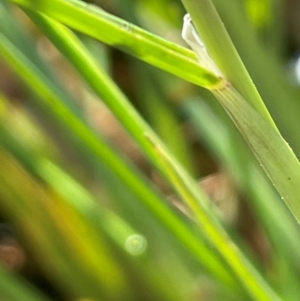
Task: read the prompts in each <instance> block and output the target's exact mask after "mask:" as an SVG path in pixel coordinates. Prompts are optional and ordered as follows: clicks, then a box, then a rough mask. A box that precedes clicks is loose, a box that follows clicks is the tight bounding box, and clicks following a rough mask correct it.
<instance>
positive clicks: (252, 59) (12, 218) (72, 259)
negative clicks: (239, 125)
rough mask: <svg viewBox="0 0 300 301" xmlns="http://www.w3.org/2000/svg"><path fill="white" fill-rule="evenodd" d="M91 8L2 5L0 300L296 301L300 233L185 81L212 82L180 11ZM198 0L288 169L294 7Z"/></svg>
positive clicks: (241, 148)
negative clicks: (191, 46)
mask: <svg viewBox="0 0 300 301" xmlns="http://www.w3.org/2000/svg"><path fill="white" fill-rule="evenodd" d="M87 2H89V5H87V4H85V3H84V2H83V1H77V2H76V1H68V0H53V1H49V0H43V1H42V0H40V1H36V3H34V1H33V0H32V1H31V0H11V1H7V0H0V70H1V72H0V90H1V94H0V167H1V168H0V215H1V222H2V223H3V224H1V225H0V261H1V262H2V266H3V267H1V269H0V300H1V301H2V300H3V301H4V300H5V301H10V300H12V301H20V300H21V301H23V300H24V301H29V300H33V301H43V300H44V301H46V300H58V301H59V300H80V301H88V300H90V301H91V300H111V301H113V300H118V301H119V300H121V301H123V300H124V301H125V300H130V301H134V300H164V301H165V300H191V301H193V300H206V301H216V300H222V301H223V300H272V301H274V300H295V301H296V300H299V297H300V290H299V286H298V284H297V279H298V277H299V273H300V261H299V258H298V257H299V256H298V245H299V244H298V242H299V241H300V235H299V227H298V225H297V223H296V222H295V220H294V218H293V216H292V215H291V213H290V212H289V211H288V209H287V208H286V206H285V205H284V203H283V202H282V200H281V199H280V196H279V195H278V194H277V192H276V191H275V189H274V187H273V186H272V184H271V183H270V181H269V180H268V179H267V177H266V176H265V174H264V172H263V170H262V169H261V167H260V166H259V164H258V163H257V162H256V159H255V158H254V156H253V155H252V153H251V151H250V150H249V148H248V146H247V145H246V143H245V142H244V140H243V138H242V137H241V135H240V134H239V133H238V131H237V129H236V128H235V126H234V125H233V123H232V121H231V120H230V119H229V118H228V116H227V115H226V114H225V112H224V111H223V108H222V107H221V106H220V105H219V104H218V103H217V101H216V99H215V98H214V97H213V96H212V95H211V94H210V93H209V92H208V91H207V90H204V89H203V88H199V87H196V86H195V85H193V84H192V83H190V82H194V83H197V84H199V85H203V86H205V87H206V88H209V89H213V88H214V87H216V86H217V85H218V83H219V80H220V79H219V78H218V77H216V76H215V75H214V74H213V73H211V72H208V71H207V70H205V69H203V68H202V67H201V66H200V65H199V64H198V62H197V59H196V56H195V54H194V53H193V52H191V51H189V50H187V49H184V48H182V47H186V45H185V43H184V41H183V40H182V38H181V33H180V32H181V27H182V17H183V15H184V14H185V9H184V6H183V4H182V3H181V1H179V0H176V1H174V0H173V1H171V0H161V1H154V0H149V1H141V0H139V1H138V0H111V1H108V0H97V1H96V0H95V1H94V2H93V1H87ZM195 2H197V1H195ZM204 2H205V1H204ZM208 2H210V1H208ZM30 3H31V4H30ZM183 3H185V1H183ZM212 3H213V4H214V6H215V8H216V10H217V12H218V13H219V14H220V16H221V19H222V21H223V22H224V25H225V28H226V30H227V31H228V33H229V35H230V37H231V39H232V41H233V43H234V45H235V47H236V49H237V51H238V54H239V55H240V57H241V59H242V62H243V63H244V64H245V66H246V69H247V70H248V72H249V74H250V76H251V78H252V80H253V82H254V84H255V86H256V87H257V89H258V92H259V93H260V95H261V96H262V99H263V101H264V103H265V104H266V106H267V108H268V110H269V111H270V113H271V116H272V118H273V119H274V121H275V123H276V125H277V126H278V128H279V130H280V132H281V133H282V134H283V137H284V138H285V139H286V140H287V142H288V143H289V144H290V145H291V147H292V148H293V150H294V152H295V153H296V155H298V156H299V154H300V144H299V141H300V140H299V139H298V135H299V134H298V120H299V113H300V107H299V101H298V99H299V97H300V91H299V83H298V82H297V78H296V76H295V74H296V73H295V58H296V59H298V58H297V53H298V52H299V48H300V47H299V45H300V43H299V36H298V35H297V30H296V29H297V28H299V24H300V18H299V17H298V16H299V14H298V15H297V13H296V12H299V10H300V5H299V4H298V1H292V0H290V1H280V0H264V1H255V0H245V1H239V0H228V1H223V0H214V1H212ZM69 4H70V5H69ZM68 5H69V6H68ZM31 6H32V7H31ZM96 6H97V7H100V8H103V9H104V10H105V11H106V12H108V13H109V14H106V13H105V12H103V13H102V12H101V10H98V8H96ZM39 12H44V13H46V14H45V15H40V14H38V13H39ZM112 15H113V16H117V17H118V18H121V19H123V20H125V21H128V22H131V23H133V24H135V25H137V26H139V27H141V28H143V29H145V31H143V30H140V29H139V28H135V27H133V26H131V25H130V23H126V22H124V21H119V19H115V18H114V17H113V16H112ZM78 16H81V17H82V18H83V19H80V18H79V17H78ZM97 22H99V23H97ZM100 22H102V23H101V24H103V27H99V28H96V27H95V26H94V24H100ZM66 25H67V26H66ZM105 26H107V27H105ZM207 26H209V27H211V28H212V29H214V24H212V23H211V24H207ZM68 27H70V28H68ZM74 29H76V30H77V31H73V30H74ZM107 29H110V30H114V31H108V32H104V31H105V30H107ZM148 31H149V32H151V33H153V35H152V34H149V33H148ZM212 31H213V30H212ZM84 33H85V34H84ZM122 33H124V35H123V36H122ZM125 33H126V35H125ZM89 35H90V36H89ZM102 36H103V37H104V38H103V39H102V40H103V41H104V42H106V43H107V44H109V45H112V46H114V47H111V46H107V45H106V44H105V43H101V42H99V41H97V39H101V38H100V37H102ZM124 37H126V38H124ZM159 37H161V38H163V39H160V38H159ZM96 38H97V39H96ZM105 39H107V41H105ZM122 39H123V40H122ZM116 41H123V44H118V43H117V42H116ZM168 41H171V42H172V43H169V42H168ZM124 45H125V46H124ZM218 46H219V49H218V50H217V51H216V53H220V52H222V45H221V44H220V45H218ZM123 51H124V52H123ZM131 54H132V55H133V56H132V55H131ZM158 54H160V55H158ZM226 55H228V54H226V53H224V57H222V58H220V60H222V59H223V60H226ZM135 57H137V58H139V59H141V60H143V61H144V62H143V61H140V60H138V59H136V58H135ZM145 62H147V63H150V64H153V65H154V66H155V67H154V66H151V65H148V64H146V63H145ZM299 65H300V64H299ZM225 67H226V66H225ZM235 67H237V66H235ZM160 69H162V70H163V71H162V70H160ZM166 71H167V72H169V73H170V74H169V73H167V72H166ZM175 75H177V76H180V78H179V77H176V76H175ZM239 80H240V79H239V78H237V79H236V83H239ZM241 84H243V83H241ZM245 85H246V86H247V84H245ZM250 90H251V89H250V88H249V91H250ZM243 96H244V95H243ZM254 98H255V97H254ZM252 116H254V115H252ZM268 139H269V137H265V140H266V144H268ZM270 144H271V143H270ZM267 159H268V158H267ZM277 159H278V158H277ZM295 165H296V164H295ZM283 168H284V167H283ZM285 174H286V173H285V172H284V170H282V175H283V176H284V177H285ZM279 176H280V175H279ZM194 180H195V181H194ZM196 182H197V185H196V184H195V183H196ZM183 199H184V200H185V201H186V202H184V201H183Z"/></svg>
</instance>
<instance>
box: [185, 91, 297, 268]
mask: <svg viewBox="0 0 300 301" xmlns="http://www.w3.org/2000/svg"><path fill="white" fill-rule="evenodd" d="M210 105H212V106H213V107H209V106H208V105H207V104H206V103H205V102H204V101H203V100H201V99H200V98H199V97H195V98H193V99H188V100H187V101H186V102H185V103H184V104H183V109H184V111H185V112H186V113H187V114H188V116H189V119H190V120H191V121H192V123H193V124H194V125H195V127H196V129H197V131H199V135H201V138H202V139H203V140H204V141H205V144H206V145H207V146H208V148H210V149H212V151H213V153H214V155H215V156H216V157H217V159H218V161H220V164H222V166H224V167H225V168H226V169H227V170H229V171H230V174H232V176H233V177H234V179H235V181H236V182H237V183H238V185H239V187H241V189H242V192H243V193H245V194H246V195H247V199H248V198H249V200H251V207H252V208H253V209H254V211H255V213H256V215H257V216H259V218H260V221H262V223H263V225H264V227H265V228H266V229H267V232H268V234H269V235H270V238H271V240H272V244H273V245H274V246H275V249H276V252H278V253H280V254H284V256H286V258H287V259H288V260H290V261H291V264H292V265H293V266H297V267H298V268H300V262H299V256H298V254H299V245H298V241H300V233H299V227H298V224H297V222H296V221H295V219H294V217H293V216H292V214H291V212H290V211H289V209H288V208H287V207H286V205H285V204H284V203H283V202H282V201H281V200H280V199H279V196H278V194H277V193H276V191H275V189H274V187H273V186H271V183H270V181H269V180H268V179H267V177H266V175H265V174H264V171H263V170H262V169H261V168H260V167H259V165H258V162H257V160H256V158H254V157H253V155H252V154H251V153H250V150H249V148H248V146H247V145H246V143H245V141H244V140H242V137H241V136H240V135H239V133H238V130H237V129H236V128H235V126H234V125H233V124H232V122H231V120H230V119H229V117H228V116H224V114H226V113H223V112H222V113H223V114H218V113H220V110H223V108H222V107H221V106H219V104H218V103H210ZM278 220H280V223H278Z"/></svg>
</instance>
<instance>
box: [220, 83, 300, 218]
mask: <svg viewBox="0 0 300 301" xmlns="http://www.w3.org/2000/svg"><path fill="white" fill-rule="evenodd" d="M214 94H215V96H216V97H217V98H218V100H219V101H220V102H221V104H222V106H223V107H224V108H225V110H226V111H227V113H228V114H229V115H230V117H231V118H232V120H233V121H234V123H235V124H236V126H237V127H238V129H239V130H240V132H241V133H242V135H243V136H244V138H245V139H246V141H247V143H248V144H249V146H250V147H251V149H252V151H253V153H254V154H255V156H256V157H257V159H258V161H259V162H260V164H261V166H262V167H263V169H264V170H265V172H266V173H267V175H268V176H269V178H270V179H271V181H272V183H273V184H274V186H275V187H276V189H277V190H278V192H279V194H280V195H281V197H282V200H283V201H284V202H285V203H286V204H287V205H288V207H289V208H290V210H291V212H292V213H293V215H294V216H295V218H296V220H297V221H298V222H300V203H299V183H300V164H299V161H298V159H297V158H296V156H295V155H294V153H293V151H292V150H291V148H290V147H289V146H288V144H287V143H286V142H285V141H284V139H283V138H282V137H281V135H280V134H279V133H278V131H276V130H274V128H273V127H272V126H271V125H270V124H269V123H268V122H266V121H265V120H264V119H263V118H261V116H260V114H259V113H257V111H256V110H255V109H253V107H252V106H251V105H249V104H248V103H247V101H246V100H244V99H243V98H242V96H241V95H240V94H239V93H238V92H237V91H236V90H235V89H234V88H233V87H231V86H228V87H227V88H226V89H223V90H222V91H216V92H214Z"/></svg>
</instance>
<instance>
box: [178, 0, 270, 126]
mask: <svg viewBox="0 0 300 301" xmlns="http://www.w3.org/2000/svg"><path fill="white" fill-rule="evenodd" d="M182 3H183V4H184V5H185V7H186V10H187V11H188V12H189V13H190V15H191V17H192V21H193V24H194V25H195V28H196V29H197V31H198V33H199V34H200V36H201V38H202V39H203V41H204V44H205V45H206V47H207V49H208V53H209V54H210V55H211V57H212V59H213V60H214V61H215V62H216V64H217V66H218V67H219V68H220V69H221V71H222V72H223V73H224V75H225V77H226V78H227V79H228V80H229V81H230V82H231V83H232V85H233V86H234V87H236V89H237V90H238V91H239V92H240V93H241V95H243V97H244V98H245V99H247V100H248V101H249V102H250V103H251V104H252V106H253V107H254V108H256V109H257V111H258V112H259V113H260V114H261V115H262V116H263V117H264V118H265V119H266V120H267V121H268V122H270V124H272V126H274V127H275V128H276V125H275V123H274V121H273V119H272V117H271V116H270V114H269V112H268V110H267V109H266V107H265V104H264V102H263V100H262V99H261V97H260V95H259V93H258V92H257V90H256V88H255V86H254V84H253V82H252V80H251V78H250V76H249V74H248V72H247V70H246V68H245V66H244V64H243V62H242V61H241V59H240V57H239V55H238V53H237V51H236V49H235V47H234V45H233V43H232V41H231V39H230V37H229V35H228V33H227V31H226V29H225V27H224V24H223V23H222V21H221V19H220V17H219V15H218V13H217V11H216V9H215V7H214V5H213V3H212V1H211V0H201V1H197V0H182Z"/></svg>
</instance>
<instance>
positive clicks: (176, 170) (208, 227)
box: [148, 137, 282, 301]
mask: <svg viewBox="0 0 300 301" xmlns="http://www.w3.org/2000/svg"><path fill="white" fill-rule="evenodd" d="M148 138H149V137H148ZM150 142H151V143H152V145H153V148H154V149H155V150H156V152H157V156H158V159H160V160H161V161H162V164H163V165H164V166H165V169H166V172H167V173H168V174H169V176H170V178H171V180H172V182H173V185H174V188H175V189H176V190H177V191H178V193H179V194H180V195H181V197H182V198H183V199H184V200H185V202H186V203H187V204H188V205H189V206H190V208H192V212H193V214H194V216H195V219H196V221H197V222H198V224H199V226H200V229H201V231H203V232H204V233H205V235H206V238H207V239H208V240H209V241H210V242H211V243H212V245H213V246H214V247H215V248H216V250H217V251H218V252H219V253H220V254H221V256H222V257H223V259H224V260H225V261H226V262H227V264H228V266H229V268H230V269H231V270H232V271H233V273H234V274H235V275H236V277H237V278H238V279H239V281H240V283H241V284H242V286H243V287H244V288H245V289H246V291H247V293H248V294H249V296H251V297H252V298H253V300H257V301H262V300H265V301H267V300H269V301H275V300H278V301H279V300H282V299H281V298H280V296H279V295H278V294H277V293H276V292H275V291H274V290H273V288H271V287H270V286H269V284H268V283H267V282H266V281H265V279H263V278H262V276H261V275H260V274H259V273H258V271H257V270H256V269H255V268H254V267H253V266H252V264H251V263H250V262H249V261H248V259H247V258H246V257H245V256H244V255H243V253H242V252H241V251H240V250H239V249H238V248H237V246H236V245H235V244H234V243H233V242H232V241H231V240H230V238H229V237H228V235H227V234H226V232H225V231H224V230H223V229H222V228H221V226H220V225H219V224H218V223H216V222H215V221H214V220H213V219H212V218H211V217H210V216H209V215H207V213H206V212H205V211H203V209H202V208H201V206H199V196H198V195H197V193H196V194H195V193H194V191H191V190H190V187H189V185H187V182H186V179H185V176H184V174H183V173H182V170H181V168H180V166H177V164H176V162H173V160H172V158H170V157H169V156H168V154H167V153H166V152H165V151H164V150H163V149H162V148H160V147H159V146H158V145H157V144H155V142H154V141H151V139H150Z"/></svg>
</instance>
